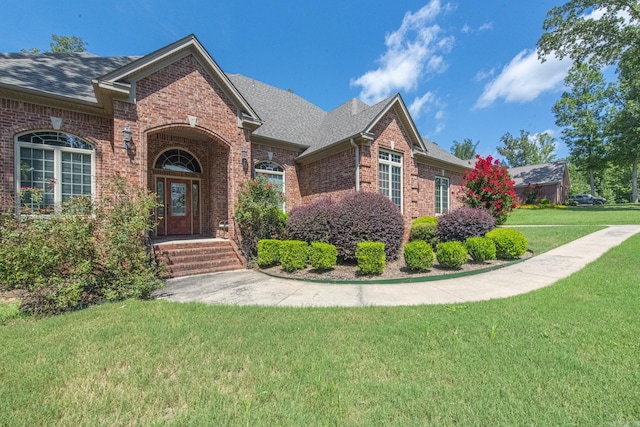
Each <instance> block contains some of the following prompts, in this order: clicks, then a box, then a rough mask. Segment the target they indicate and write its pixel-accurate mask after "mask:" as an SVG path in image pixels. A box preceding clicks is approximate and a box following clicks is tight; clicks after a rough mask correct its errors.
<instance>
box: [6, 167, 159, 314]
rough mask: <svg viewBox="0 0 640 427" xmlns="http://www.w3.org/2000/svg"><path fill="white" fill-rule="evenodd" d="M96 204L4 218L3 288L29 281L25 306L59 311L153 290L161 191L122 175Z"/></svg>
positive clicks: (81, 202)
mask: <svg viewBox="0 0 640 427" xmlns="http://www.w3.org/2000/svg"><path fill="white" fill-rule="evenodd" d="M104 193H105V196H104V197H103V198H102V199H101V200H99V201H97V202H96V203H95V204H92V203H91V200H90V199H88V198H86V197H79V198H74V199H71V200H70V201H69V202H68V203H67V204H65V206H63V208H62V209H61V210H60V211H59V212H54V213H52V214H51V215H49V216H43V215H39V214H37V213H36V214H34V215H30V216H23V217H16V216H15V215H14V214H12V213H5V214H4V216H3V218H2V222H1V224H0V260H2V262H0V288H8V289H23V290H25V291H27V292H26V294H25V295H24V296H23V298H22V304H21V307H20V309H21V311H23V312H28V313H32V314H56V313H60V312H63V311H67V310H70V309H73V308H76V307H79V306H84V305H86V304H90V303H94V302H97V301H101V300H114V299H120V298H130V297H135V298H148V297H149V296H150V295H151V292H152V291H153V290H154V289H157V288H158V287H160V285H161V282H160V281H159V280H158V279H157V278H156V273H157V272H158V269H157V268H156V266H155V264H154V263H153V262H152V258H151V256H150V253H149V251H148V245H147V233H148V232H149V231H150V230H151V229H152V223H151V220H150V216H149V212H150V211H151V210H153V209H155V208H156V199H155V197H154V196H153V195H151V194H148V193H147V192H146V191H144V190H142V189H140V188H138V187H134V186H130V185H128V184H127V183H126V182H125V180H124V179H123V178H121V177H119V176H116V177H115V179H114V180H113V182H111V183H110V184H109V185H108V186H107V188H105V192H104Z"/></svg>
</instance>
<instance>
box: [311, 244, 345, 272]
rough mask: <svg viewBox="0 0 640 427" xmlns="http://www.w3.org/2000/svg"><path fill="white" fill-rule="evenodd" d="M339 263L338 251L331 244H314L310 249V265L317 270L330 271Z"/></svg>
mask: <svg viewBox="0 0 640 427" xmlns="http://www.w3.org/2000/svg"><path fill="white" fill-rule="evenodd" d="M337 261H338V249H337V248H336V247H335V246H334V245H331V244H329V243H323V242H312V243H311V247H310V248H309V264H311V266H312V267H313V268H315V269H316V270H328V269H330V268H333V267H335V265H336V262H337Z"/></svg>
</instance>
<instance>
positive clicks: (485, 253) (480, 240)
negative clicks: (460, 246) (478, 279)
mask: <svg viewBox="0 0 640 427" xmlns="http://www.w3.org/2000/svg"><path fill="white" fill-rule="evenodd" d="M464 245H465V246H466V248H467V251H468V252H469V255H470V256H471V258H473V260H474V261H475V262H485V261H488V260H490V259H496V245H495V244H494V243H493V240H491V239H489V238H487V237H469V238H468V239H467V240H466V241H465V242H464Z"/></svg>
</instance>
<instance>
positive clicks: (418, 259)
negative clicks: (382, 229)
mask: <svg viewBox="0 0 640 427" xmlns="http://www.w3.org/2000/svg"><path fill="white" fill-rule="evenodd" d="M434 258H435V257H434V254H433V249H432V248H431V245H430V244H429V243H427V242H425V241H423V240H414V241H413V242H409V243H407V244H406V245H404V262H405V264H406V265H407V268H408V269H409V270H411V271H426V270H429V269H430V268H431V267H433V260H434Z"/></svg>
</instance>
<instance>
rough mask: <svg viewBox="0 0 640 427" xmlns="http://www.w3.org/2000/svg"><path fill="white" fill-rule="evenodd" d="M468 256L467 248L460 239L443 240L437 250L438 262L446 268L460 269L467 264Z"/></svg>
mask: <svg viewBox="0 0 640 427" xmlns="http://www.w3.org/2000/svg"><path fill="white" fill-rule="evenodd" d="M468 257H469V254H468V253H467V248H465V247H464V245H463V244H462V242H458V241H451V242H442V243H440V244H439V245H438V250H437V252H436V258H437V259H438V263H439V264H440V265H441V266H442V267H445V268H453V269H459V268H460V267H462V265H463V264H466V262H467V259H468Z"/></svg>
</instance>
